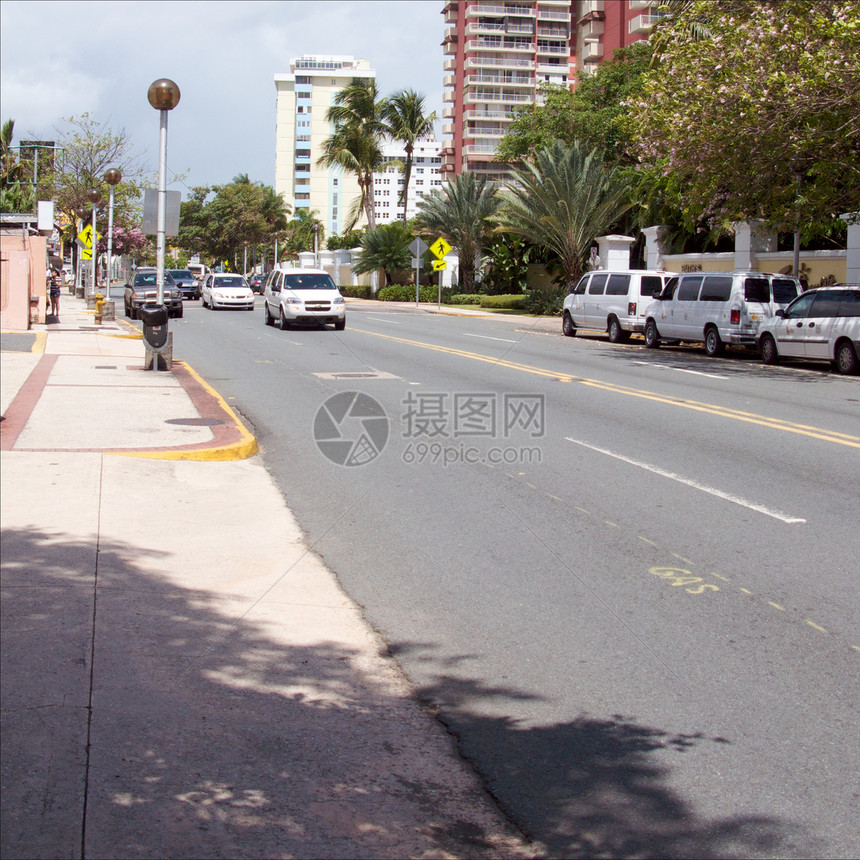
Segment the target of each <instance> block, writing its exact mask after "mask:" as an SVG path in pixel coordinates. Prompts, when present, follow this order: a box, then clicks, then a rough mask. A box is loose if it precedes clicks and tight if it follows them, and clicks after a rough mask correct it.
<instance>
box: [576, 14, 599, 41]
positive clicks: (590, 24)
mask: <svg viewBox="0 0 860 860" xmlns="http://www.w3.org/2000/svg"><path fill="white" fill-rule="evenodd" d="M604 26H605V25H604V23H603V21H600V20H598V19H597V18H591V19H589V20H588V21H583V23H582V24H580V25H579V32H580V33H581V34H582V38H583V39H596V38H598V37H599V36H602V35H603V30H604Z"/></svg>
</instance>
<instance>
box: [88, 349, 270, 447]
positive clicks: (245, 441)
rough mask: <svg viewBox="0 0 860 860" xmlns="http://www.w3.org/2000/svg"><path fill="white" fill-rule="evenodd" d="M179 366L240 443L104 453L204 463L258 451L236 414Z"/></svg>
mask: <svg viewBox="0 0 860 860" xmlns="http://www.w3.org/2000/svg"><path fill="white" fill-rule="evenodd" d="M175 363H176V364H181V365H182V366H183V367H184V368H185V369H186V370H187V371H188V373H190V374H191V376H193V377H194V379H195V380H196V381H197V382H198V383H199V385H200V386H201V387H202V388H204V389H206V391H207V392H209V394H211V395H212V397H214V398H215V399H216V400H217V401H218V405H219V406H220V407H221V408H222V409H223V410H224V412H226V413H227V414H228V415H229V416H230V418H231V419H232V420H233V422H234V424H235V425H236V428H237V429H238V430H239V435H240V436H241V437H242V438H241V439H240V441H238V442H234V443H233V444H232V445H220V446H217V447H214V448H198V449H193V450H189V451H109V452H105V453H109V454H112V455H114V456H117V457H137V458H139V459H144V460H204V461H221V462H226V461H228V460H247V459H248V458H249V457H253V456H254V454H256V453H257V452H258V451H259V450H260V446H259V445H258V444H257V439H256V437H255V436H254V435H253V434H252V433H251V432H250V431H249V430H248V428H247V427H245V425H244V424H243V423H242V422H241V421H240V420H239V418H238V416H237V415H236V413H235V412H234V411H233V410H232V409H231V408H230V406H229V405H228V404H227V401H226V400H224V398H223V397H222V396H221V395H220V394H219V393H218V392H217V391H216V390H215V389H214V388H212V386H211V385H209V383H208V382H206V381H205V380H204V379H203V378H202V377H201V376H200V374H199V373H197V371H196V370H194V368H193V367H191V366H190V365H189V364H187V363H185V362H184V361H182V362H179V361H178V362H175Z"/></svg>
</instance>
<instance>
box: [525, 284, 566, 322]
mask: <svg viewBox="0 0 860 860" xmlns="http://www.w3.org/2000/svg"><path fill="white" fill-rule="evenodd" d="M566 295H567V290H565V289H564V288H563V287H549V288H546V289H542V290H529V292H528V294H527V295H526V296H525V300H526V301H525V309H526V311H527V312H528V313H530V314H540V315H541V316H555V317H558V316H561V312H562V309H563V307H564V297H565V296H566Z"/></svg>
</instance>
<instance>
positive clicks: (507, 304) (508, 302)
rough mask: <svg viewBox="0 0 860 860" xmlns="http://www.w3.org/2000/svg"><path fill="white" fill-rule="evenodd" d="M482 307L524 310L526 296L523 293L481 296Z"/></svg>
mask: <svg viewBox="0 0 860 860" xmlns="http://www.w3.org/2000/svg"><path fill="white" fill-rule="evenodd" d="M481 307H482V308H492V309H495V310H508V311H522V310H525V307H526V296H524V295H523V294H522V293H520V294H518V295H517V294H514V295H501V296H481Z"/></svg>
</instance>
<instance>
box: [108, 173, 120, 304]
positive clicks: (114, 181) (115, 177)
mask: <svg viewBox="0 0 860 860" xmlns="http://www.w3.org/2000/svg"><path fill="white" fill-rule="evenodd" d="M104 179H105V182H107V184H108V185H110V203H109V204H108V240H107V296H106V297H105V298H107V299H110V275H111V264H112V262H113V259H112V258H113V189H114V186H115V185H118V184H119V182H120V180H121V179H122V174H121V173H120V172H119V171H118V170H117V169H116V168H115V167H111V168H109V169H108V170H107V171H105V176H104Z"/></svg>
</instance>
